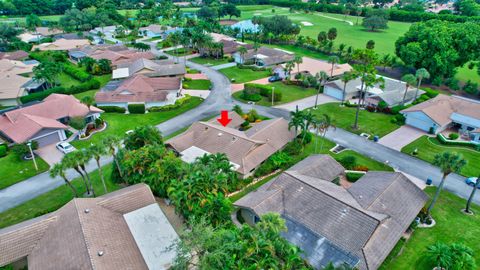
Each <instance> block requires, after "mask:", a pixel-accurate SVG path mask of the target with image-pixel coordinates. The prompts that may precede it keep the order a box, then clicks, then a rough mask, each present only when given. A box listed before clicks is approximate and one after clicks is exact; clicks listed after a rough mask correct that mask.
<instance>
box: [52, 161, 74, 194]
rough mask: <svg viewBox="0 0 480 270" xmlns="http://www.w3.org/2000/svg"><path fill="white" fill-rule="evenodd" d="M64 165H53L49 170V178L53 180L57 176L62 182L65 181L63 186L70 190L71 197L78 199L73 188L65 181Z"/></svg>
mask: <svg viewBox="0 0 480 270" xmlns="http://www.w3.org/2000/svg"><path fill="white" fill-rule="evenodd" d="M65 169H66V168H65V164H63V163H55V164H54V165H53V167H52V168H50V177H52V178H55V177H57V176H60V177H62V178H63V181H65V184H66V185H67V186H68V187H69V188H70V189H72V192H73V196H74V197H75V198H78V193H77V190H76V189H75V187H74V186H73V185H72V183H70V181H69V180H68V179H67V176H66V175H65Z"/></svg>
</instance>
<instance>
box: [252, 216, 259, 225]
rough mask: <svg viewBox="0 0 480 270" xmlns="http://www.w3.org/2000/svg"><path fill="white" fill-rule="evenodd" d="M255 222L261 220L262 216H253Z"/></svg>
mask: <svg viewBox="0 0 480 270" xmlns="http://www.w3.org/2000/svg"><path fill="white" fill-rule="evenodd" d="M253 222H254V223H255V224H257V223H258V222H260V218H259V217H258V216H254V217H253Z"/></svg>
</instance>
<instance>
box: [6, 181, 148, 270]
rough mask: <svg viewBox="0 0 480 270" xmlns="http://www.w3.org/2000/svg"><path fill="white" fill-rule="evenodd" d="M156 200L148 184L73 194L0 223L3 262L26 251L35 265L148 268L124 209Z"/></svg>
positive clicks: (30, 262) (37, 266) (43, 267)
mask: <svg viewBox="0 0 480 270" xmlns="http://www.w3.org/2000/svg"><path fill="white" fill-rule="evenodd" d="M153 203H155V199H154V197H153V194H152V192H151V191H150V188H149V187H148V186H146V185H144V184H139V185H134V186H130V187H127V188H124V189H121V190H119V191H115V192H112V193H109V194H107V195H105V196H101V197H97V198H78V199H73V200H72V201H70V202H69V203H67V204H66V205H65V206H63V207H62V208H60V209H58V210H57V211H55V212H53V213H50V214H47V215H44V216H41V217H39V218H36V219H32V220H29V221H25V222H22V223H19V224H17V225H14V226H11V227H8V228H5V229H1V230H0V254H2V256H0V265H5V264H9V263H11V262H14V261H17V260H19V259H21V258H24V257H25V256H27V259H28V269H34V270H35V269H79V270H83V269H147V266H146V264H145V261H144V259H143V257H142V255H141V253H140V251H139V249H138V247H137V244H136V242H135V240H134V239H133V236H132V234H131V232H130V230H129V227H128V226H127V223H126V221H125V220H124V218H123V215H124V214H125V213H129V212H132V211H134V210H137V209H140V208H143V207H145V206H147V205H151V204H153ZM87 209H88V210H87ZM87 211H88V212H87ZM99 251H102V252H103V255H102V256H98V252H99Z"/></svg>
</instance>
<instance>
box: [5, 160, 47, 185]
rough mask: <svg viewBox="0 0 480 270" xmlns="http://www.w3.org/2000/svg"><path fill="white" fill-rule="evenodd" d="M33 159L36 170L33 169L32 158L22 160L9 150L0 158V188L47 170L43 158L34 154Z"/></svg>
mask: <svg viewBox="0 0 480 270" xmlns="http://www.w3.org/2000/svg"><path fill="white" fill-rule="evenodd" d="M35 160H36V161H37V165H38V171H37V170H35V165H34V164H33V160H22V159H21V158H20V157H19V156H18V155H16V154H15V153H13V152H9V153H8V154H7V155H6V156H5V157H2V158H0V175H1V177H0V189H4V188H6V187H8V186H11V185H13V184H15V183H18V182H21V181H23V180H25V179H28V178H30V177H32V176H35V175H37V174H39V173H42V172H45V171H46V170H48V168H49V166H48V164H47V163H46V162H45V161H44V160H43V159H41V158H40V157H39V156H35Z"/></svg>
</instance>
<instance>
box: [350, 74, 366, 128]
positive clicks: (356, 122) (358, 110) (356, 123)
mask: <svg viewBox="0 0 480 270" xmlns="http://www.w3.org/2000/svg"><path fill="white" fill-rule="evenodd" d="M364 86H365V82H364V81H363V80H362V85H361V87H360V97H359V99H358V104H357V111H356V112H355V123H354V124H353V128H354V129H357V128H358V115H359V113H360V102H361V100H362V95H363V88H364Z"/></svg>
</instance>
